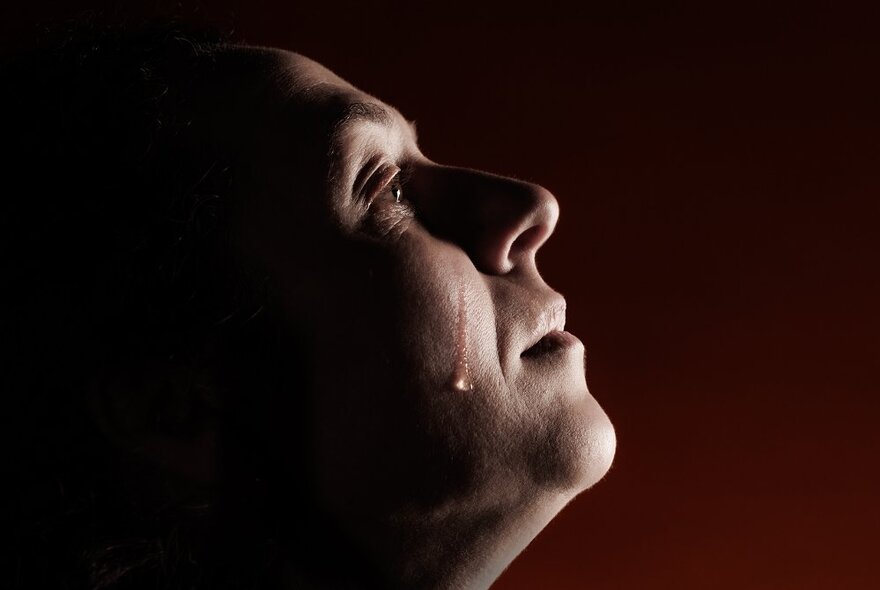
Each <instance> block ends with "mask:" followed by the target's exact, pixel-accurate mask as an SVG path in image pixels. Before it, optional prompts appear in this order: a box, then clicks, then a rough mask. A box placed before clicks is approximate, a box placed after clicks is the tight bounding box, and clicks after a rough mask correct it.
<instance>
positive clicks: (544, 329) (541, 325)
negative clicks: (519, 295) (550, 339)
mask: <svg viewBox="0 0 880 590" xmlns="http://www.w3.org/2000/svg"><path fill="white" fill-rule="evenodd" d="M530 325H531V327H532V331H531V334H530V336H529V340H528V342H527V345H526V347H525V348H524V349H523V353H525V352H526V351H527V350H529V349H530V348H531V347H533V346H534V345H536V344H537V343H538V342H540V340H541V339H542V338H544V337H545V336H546V335H547V334H549V333H550V332H562V331H563V330H565V299H564V298H563V297H562V296H561V295H558V296H556V297H554V298H553V299H551V300H550V301H549V302H548V303H547V304H546V305H544V306H543V307H540V308H538V310H537V313H536V314H535V315H534V316H533V317H532V319H531V322H530Z"/></svg>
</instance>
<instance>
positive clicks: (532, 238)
mask: <svg viewBox="0 0 880 590" xmlns="http://www.w3.org/2000/svg"><path fill="white" fill-rule="evenodd" d="M546 237H547V227H546V226H544V225H535V226H533V227H530V228H529V229H527V230H525V231H524V232H522V233H521V234H519V235H518V236H517V237H516V239H515V240H514V241H513V243H512V244H511V245H510V256H511V257H516V256H519V254H520V253H522V252H526V251H528V250H537V249H538V246H540V245H541V243H542V242H543V241H544V239H545V238H546Z"/></svg>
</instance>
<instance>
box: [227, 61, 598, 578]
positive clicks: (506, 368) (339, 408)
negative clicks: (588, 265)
mask: <svg viewBox="0 0 880 590" xmlns="http://www.w3.org/2000/svg"><path fill="white" fill-rule="evenodd" d="M218 60H219V62H218V63H220V64H221V66H222V65H223V64H227V67H228V68H229V70H230V71H235V72H238V74H236V78H235V86H236V87H237V88H238V89H237V90H236V91H235V93H234V96H233V97H232V98H231V99H230V100H228V101H226V102H223V103H222V105H221V106H220V107H217V108H216V109H215V110H214V113H215V115H216V117H215V119H214V126H215V129H216V133H217V134H218V136H219V137H221V141H223V142H227V143H228V144H229V145H235V146H237V149H238V150H239V152H240V153H241V155H240V157H239V161H238V166H239V173H238V180H237V183H236V199H237V200H238V202H239V206H238V210H239V213H240V215H239V216H238V220H237V223H236V227H235V228H234V230H235V232H236V233H237V235H238V243H239V244H240V245H241V250H242V252H243V255H244V256H245V257H246V258H247V259H248V260H249V261H250V262H251V263H252V264H254V265H256V266H258V267H260V268H261V269H263V270H265V272H266V273H267V274H268V275H269V276H270V277H271V279H272V282H273V284H274V288H275V295H276V298H277V301H278V305H279V308H280V312H281V313H280V321H281V322H282V323H283V329H284V330H289V331H290V332H291V333H293V332H295V333H296V334H297V335H298V337H299V338H300V339H302V340H303V341H304V344H305V345H304V350H307V351H308V359H307V361H308V362H306V363H303V362H301V361H302V360H303V359H294V358H291V359H290V367H297V369H296V370H295V373H294V374H291V375H290V376H289V380H288V381H289V382H292V383H294V384H297V383H299V384H302V387H301V388H294V389H295V390H296V393H291V395H308V396H309V399H310V403H309V404H308V405H307V406H306V407H308V408H309V409H308V411H309V415H308V416H307V417H306V421H307V422H308V423H309V424H311V427H310V429H309V432H308V437H309V441H308V445H307V447H308V448H309V449H310V453H312V455H313V456H311V457H310V458H309V459H310V463H311V464H312V465H314V466H315V467H314V473H313V478H312V481H311V483H310V484H309V485H311V486H313V488H314V497H316V498H318V499H319V501H320V502H321V504H322V506H321V509H322V510H323V511H325V512H326V513H327V514H330V515H332V517H333V518H334V519H335V520H336V521H337V522H339V523H342V524H341V527H342V528H343V529H344V531H345V533H346V534H347V535H349V536H350V537H351V538H352V539H354V542H355V543H357V544H358V545H359V546H361V547H363V548H365V551H367V552H368V553H370V554H371V555H372V557H373V558H374V559H375V560H376V561H377V562H381V563H384V564H386V568H387V570H388V571H387V573H388V575H389V576H393V577H395V578H397V579H398V580H402V581H403V585H404V586H407V587H418V586H434V587H452V586H455V587H486V586H488V584H490V583H491V581H492V580H494V579H495V577H496V576H497V575H498V574H499V573H500V571H501V570H502V569H503V568H504V567H505V566H506V565H507V564H508V563H509V562H510V560H511V559H513V557H515V556H516V554H517V553H518V552H519V551H520V550H521V549H522V548H523V547H525V545H526V544H527V543H528V542H529V541H530V540H531V539H532V538H533V537H534V536H535V535H536V534H537V532H538V531H540V529H541V528H542V527H543V526H544V525H545V524H546V523H547V522H548V521H549V520H550V519H551V518H552V517H553V516H554V515H555V514H556V513H557V512H558V511H559V510H561V509H562V508H563V507H564V505H565V504H566V503H567V502H569V501H570V500H571V499H572V498H573V497H574V496H575V495H577V494H578V493H579V492H581V491H583V490H585V489H586V488H588V487H590V486H591V485H592V484H594V483H595V482H596V481H597V480H598V479H600V478H601V477H602V475H603V474H604V473H605V472H606V471H607V470H608V468H609V466H610V463H611V460H612V457H613V453H614V447H615V438H614V431H613V428H612V426H611V424H610V422H609V420H608V418H607V417H606V415H605V413H604V412H603V411H602V409H601V408H600V407H599V405H598V404H597V403H596V401H595V400H594V399H593V397H592V396H591V395H590V392H589V391H588V389H587V385H586V381H585V374H584V347H583V345H582V344H581V342H580V341H579V340H578V339H577V338H576V337H575V336H573V335H571V334H569V333H567V332H565V331H564V325H565V312H566V301H565V299H564V298H563V297H562V296H561V295H560V294H559V293H557V292H556V291H554V290H553V289H552V288H551V287H550V286H548V285H547V284H546V283H545V282H544V280H543V279H542V278H541V276H540V274H539V272H538V269H537V267H536V262H535V257H536V253H537V251H538V250H539V249H540V248H541V246H542V245H543V244H544V243H545V241H546V240H547V239H548V238H550V236H551V234H552V233H553V230H554V227H555V225H556V223H557V219H558V217H559V206H558V203H557V200H556V199H555V198H554V196H553V195H552V194H551V193H550V192H548V191H547V190H546V189H544V188H542V187H540V186H537V185H533V184H529V183H525V182H522V181H519V180H514V179H511V178H504V177H500V176H496V175H493V174H489V173H486V172H479V171H475V170H470V169H465V168H456V167H450V166H445V165H443V164H441V163H437V162H434V161H432V160H431V159H429V158H428V157H427V156H426V155H424V154H423V153H422V152H421V151H420V149H419V146H418V142H417V138H416V132H415V126H414V125H413V124H412V123H410V122H409V121H407V119H406V118H405V117H404V116H403V115H402V114H401V113H399V112H398V111H397V110H395V109H394V108H393V107H392V106H390V105H388V104H385V103H383V102H382V101H381V100H379V99H377V98H374V97H372V96H370V95H368V94H365V93H363V92H361V91H360V90H358V89H356V88H354V87H353V86H351V85H350V84H348V83H347V82H345V81H343V80H341V79H340V78H338V77H337V76H336V75H334V74H333V73H332V72H330V71H328V70H327V69H325V68H324V67H322V66H320V65H319V64H317V63H315V62H313V61H310V60H309V59H307V58H304V57H302V56H300V55H297V54H293V53H288V52H284V51H279V50H268V49H256V48H231V49H227V50H225V52H224V53H223V55H222V56H220V57H219V58H218ZM220 71H221V72H222V71H223V69H222V67H221V68H220ZM241 72H247V73H246V74H241ZM230 76H231V75H230ZM221 78H222V74H221ZM302 367H306V369H303V368H302ZM291 371H294V369H292V368H291ZM306 392H307V393H306ZM280 422H281V423H282V424H283V423H284V418H283V417H281V418H280ZM301 434H302V433H298V432H289V433H288V432H281V433H280V434H279V436H278V440H279V445H280V446H281V447H282V449H281V451H280V453H279V454H280V455H281V456H283V454H284V447H285V445H290V448H293V447H294V445H296V444H299V443H298V441H299V440H300V439H299V438H298V437H299V436H300V435H301ZM284 468H285V466H283V465H281V466H279V469H284Z"/></svg>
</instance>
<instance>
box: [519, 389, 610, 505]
mask: <svg viewBox="0 0 880 590" xmlns="http://www.w3.org/2000/svg"><path fill="white" fill-rule="evenodd" d="M590 402H591V403H588V404H586V406H587V407H582V408H580V411H577V412H568V413H566V414H565V415H564V416H560V417H559V421H558V422H557V425H556V426H557V427H556V428H554V429H552V432H548V433H547V437H546V438H545V440H544V441H543V442H544V444H543V445H541V446H543V450H542V452H540V454H536V455H535V456H533V460H532V465H531V467H532V471H533V477H535V480H536V481H538V482H540V483H541V484H542V486H543V487H545V488H546V489H551V490H554V491H556V492H560V493H562V494H564V495H565V496H569V497H574V496H576V495H577V494H579V493H581V492H583V491H584V490H586V489H588V488H590V487H592V486H593V485H594V484H595V483H596V482H598V481H599V480H600V479H602V478H603V477H604V476H605V474H606V473H608V470H609V469H610V468H611V464H612V462H613V461H614V453H615V450H616V448H617V437H616V435H615V432H614V426H613V425H612V424H611V420H609V419H608V416H607V415H606V414H605V412H604V411H603V410H602V408H600V407H599V405H598V404H597V403H596V402H595V401H594V400H592V398H590Z"/></svg>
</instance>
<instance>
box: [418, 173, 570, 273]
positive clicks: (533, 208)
mask: <svg viewBox="0 0 880 590" xmlns="http://www.w3.org/2000/svg"><path fill="white" fill-rule="evenodd" d="M429 178H430V181H429V183H428V186H426V187H424V188H423V190H424V192H422V191H419V192H420V193H421V194H422V195H423V196H422V198H420V199H419V210H420V213H422V217H423V220H424V223H425V225H426V227H427V228H428V229H429V231H431V232H432V233H434V234H435V235H437V236H438V237H441V238H444V239H447V240H450V241H452V242H455V243H456V244H458V245H459V246H461V248H462V249H464V250H465V252H467V253H468V255H469V256H470V257H471V260H473V262H474V265H475V266H476V267H477V269H479V270H480V271H481V272H484V273H487V274H495V275H503V274H507V273H509V272H511V271H512V270H513V269H515V268H517V267H518V266H520V265H523V264H534V261H535V254H536V253H537V251H538V249H539V248H540V247H541V245H542V244H543V243H544V242H545V241H546V240H547V238H549V237H550V234H552V233H553V229H554V228H555V227H556V222H557V220H558V219H559V203H558V202H557V200H556V197H554V196H553V194H552V193H551V192H550V191H548V190H547V189H545V188H543V187H541V186H538V185H536V184H531V183H527V182H522V181H519V180H515V179H512V178H506V177H503V176H497V175H494V174H489V173H486V172H478V171H475V170H467V169H462V168H449V167H442V168H439V169H436V170H434V171H433V172H432V173H431V174H430V177H429Z"/></svg>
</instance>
